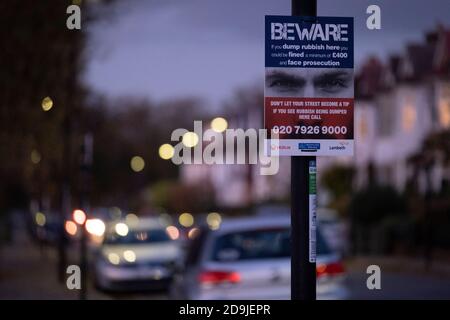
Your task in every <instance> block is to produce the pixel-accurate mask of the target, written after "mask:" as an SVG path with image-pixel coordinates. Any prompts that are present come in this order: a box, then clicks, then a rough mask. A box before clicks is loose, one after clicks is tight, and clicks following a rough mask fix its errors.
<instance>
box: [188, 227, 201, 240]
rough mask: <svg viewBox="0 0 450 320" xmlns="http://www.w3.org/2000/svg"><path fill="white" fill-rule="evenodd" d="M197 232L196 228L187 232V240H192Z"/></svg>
mask: <svg viewBox="0 0 450 320" xmlns="http://www.w3.org/2000/svg"><path fill="white" fill-rule="evenodd" d="M198 231H199V229H198V228H192V229H191V230H189V232H188V238H189V239H194V238H195V237H196V236H197V233H198Z"/></svg>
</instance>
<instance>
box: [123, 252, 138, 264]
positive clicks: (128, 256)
mask: <svg viewBox="0 0 450 320" xmlns="http://www.w3.org/2000/svg"><path fill="white" fill-rule="evenodd" d="M123 258H124V259H125V260H126V261H128V262H135V261H136V254H135V253H134V251H132V250H125V251H124V252H123Z"/></svg>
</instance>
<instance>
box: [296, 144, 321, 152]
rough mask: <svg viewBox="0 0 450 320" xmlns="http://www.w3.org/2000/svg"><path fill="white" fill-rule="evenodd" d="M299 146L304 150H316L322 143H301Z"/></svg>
mask: <svg viewBox="0 0 450 320" xmlns="http://www.w3.org/2000/svg"><path fill="white" fill-rule="evenodd" d="M298 148H299V149H300V150H301V151H304V152H316V151H317V150H319V149H320V143H299V144H298Z"/></svg>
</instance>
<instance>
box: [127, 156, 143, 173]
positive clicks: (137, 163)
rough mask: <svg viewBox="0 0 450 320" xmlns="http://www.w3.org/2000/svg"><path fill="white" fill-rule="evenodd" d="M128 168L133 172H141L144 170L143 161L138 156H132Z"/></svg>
mask: <svg viewBox="0 0 450 320" xmlns="http://www.w3.org/2000/svg"><path fill="white" fill-rule="evenodd" d="M130 167H131V170H133V171H134V172H141V171H142V170H144V167H145V161H144V159H143V158H142V157H140V156H134V157H133V158H131V161H130Z"/></svg>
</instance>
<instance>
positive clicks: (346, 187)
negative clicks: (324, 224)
mask: <svg viewBox="0 0 450 320" xmlns="http://www.w3.org/2000/svg"><path fill="white" fill-rule="evenodd" d="M353 176H354V169H353V168H352V167H349V166H342V165H336V166H333V167H330V168H329V169H327V170H326V171H325V172H324V173H323V175H322V177H321V181H320V182H321V185H323V186H324V187H325V188H326V189H328V190H329V191H330V193H331V195H332V199H331V202H330V207H331V208H333V209H335V210H337V212H338V213H339V214H340V215H341V216H345V215H346V214H347V212H348V206H349V204H350V200H351V194H352V187H353V186H352V184H353Z"/></svg>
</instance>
